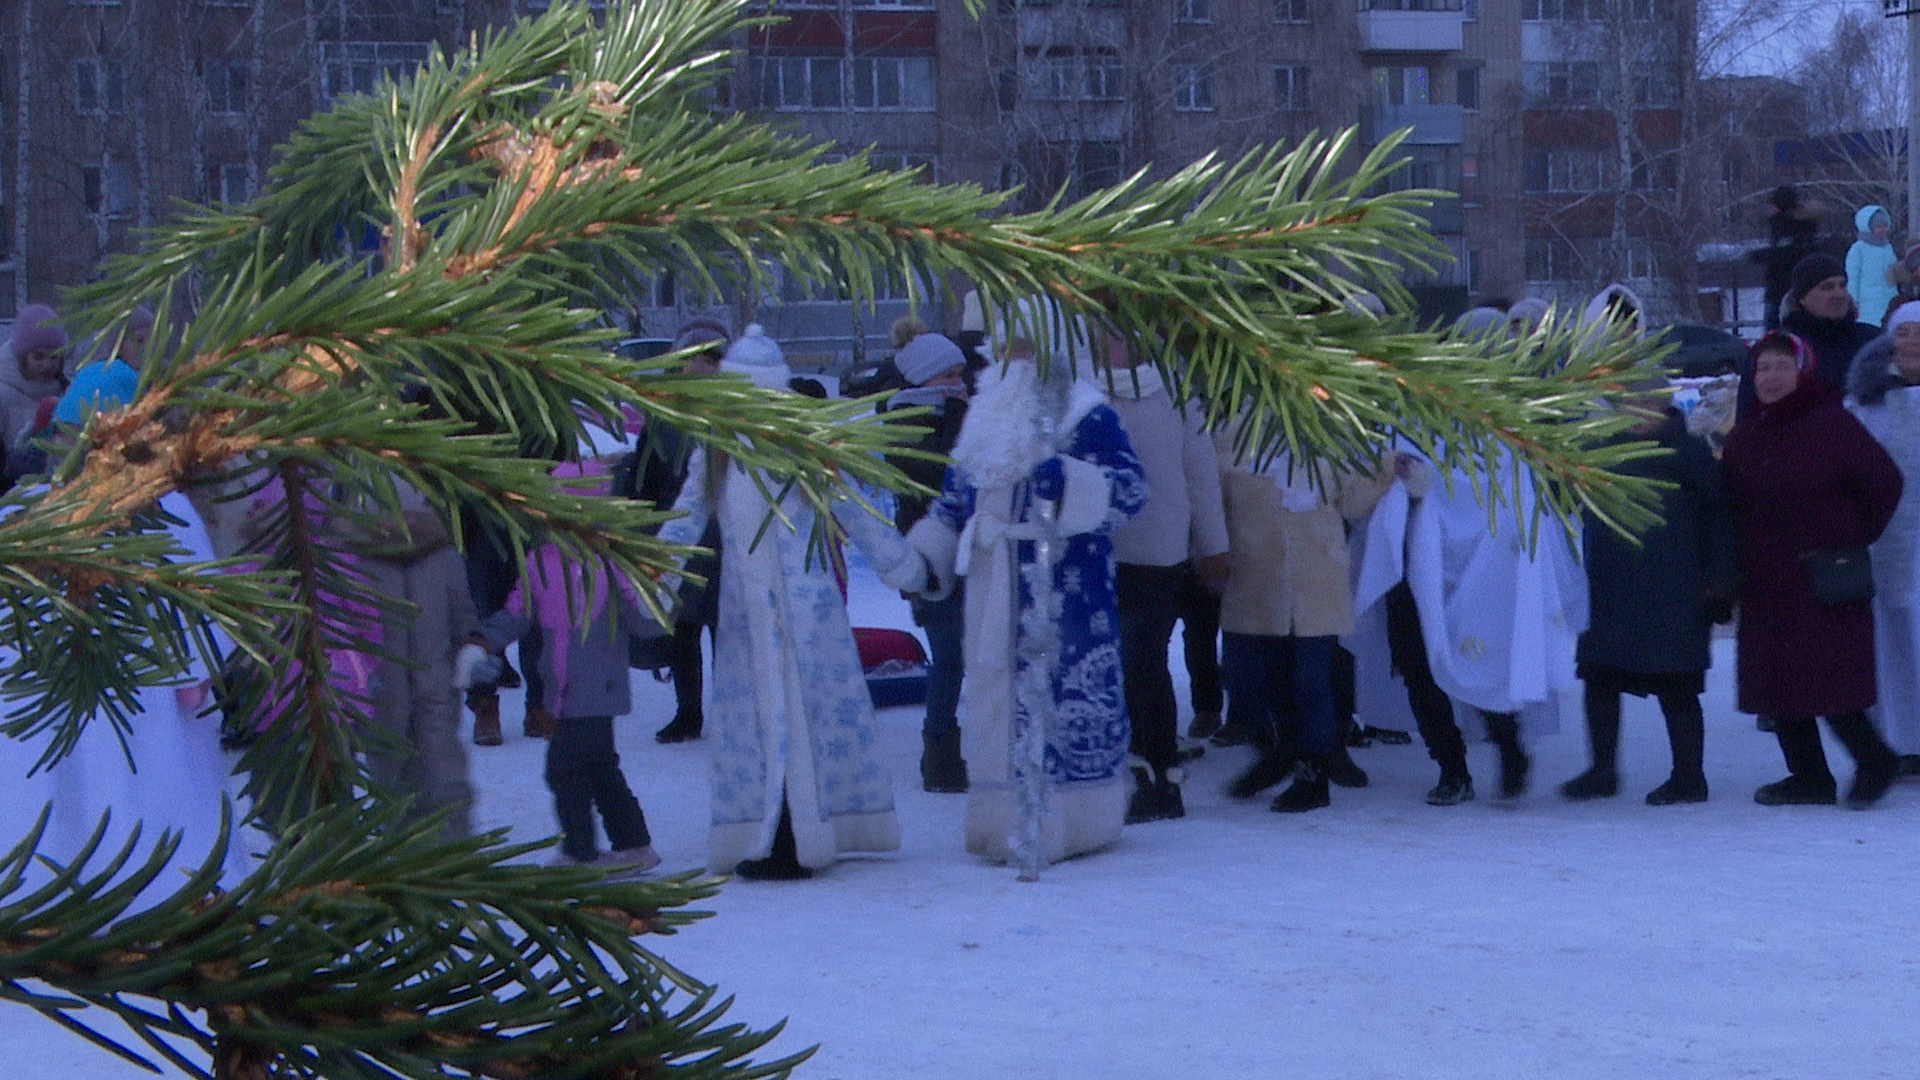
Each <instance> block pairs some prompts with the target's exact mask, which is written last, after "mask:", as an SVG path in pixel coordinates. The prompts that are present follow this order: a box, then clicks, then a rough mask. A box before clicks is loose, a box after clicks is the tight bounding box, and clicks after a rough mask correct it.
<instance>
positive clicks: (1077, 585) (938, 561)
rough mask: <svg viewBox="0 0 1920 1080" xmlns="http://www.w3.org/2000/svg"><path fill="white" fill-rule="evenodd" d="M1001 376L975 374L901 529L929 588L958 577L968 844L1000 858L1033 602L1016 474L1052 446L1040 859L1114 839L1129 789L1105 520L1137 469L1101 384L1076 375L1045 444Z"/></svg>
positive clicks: (1112, 522)
mask: <svg viewBox="0 0 1920 1080" xmlns="http://www.w3.org/2000/svg"><path fill="white" fill-rule="evenodd" d="M1003 377H1008V378H1010V377H1011V376H1003V373H1001V372H996V371H992V370H989V371H986V372H982V373H981V379H980V392H979V394H977V395H976V396H975V398H974V401H973V404H972V406H971V407H970V408H969V410H968V412H967V421H966V426H965V428H963V429H962V432H961V436H960V439H959V441H958V442H957V443H956V445H955V447H954V460H955V464H954V466H953V467H952V468H950V469H948V470H947V476H946V481H945V484H944V488H943V490H942V492H941V495H940V498H939V499H937V500H935V501H934V503H933V505H932V506H931V507H930V508H929V509H928V513H927V517H926V518H925V519H924V520H922V521H921V522H920V523H919V524H918V525H916V526H915V527H914V529H913V532H912V534H911V535H910V537H909V542H910V543H911V544H912V545H913V547H914V548H915V549H916V550H917V551H919V552H920V553H921V554H922V555H924V556H925V557H926V560H927V565H928V567H929V569H930V570H931V571H932V574H933V576H934V577H935V578H936V579H937V580H938V582H939V586H938V587H937V588H936V590H935V595H936V596H937V595H940V594H943V593H944V591H945V590H946V589H947V588H950V587H951V583H952V581H953V578H954V576H955V575H956V574H959V575H964V576H965V577H966V578H967V582H966V589H967V591H966V612H967V618H966V624H967V630H966V647H965V655H966V665H967V687H968V690H967V717H966V722H965V723H964V724H963V725H962V726H961V739H962V750H963V752H964V753H965V755H966V759H967V764H968V768H969V771H970V774H971V781H972V790H971V794H970V796H969V801H968V806H967V825H966V832H967V850H968V851H971V852H973V853H975V854H978V855H984V856H986V857H988V858H995V859H1005V858H1008V857H1010V856H1011V855H1012V850H1011V844H1010V837H1011V835H1012V832H1013V828H1014V826H1015V824H1016V822H1017V820H1018V814H1019V798H1018V794H1017V791H1016V788H1015V783H1014V777H1013V772H1012V757H1011V747H1012V746H1013V744H1014V738H1015V733H1016V732H1017V731H1019V730H1021V729H1022V728H1023V727H1024V725H1025V723H1026V722H1027V721H1028V719H1029V717H1028V715H1027V713H1026V712H1025V710H1023V709H1021V708H1020V705H1019V701H1018V697H1017V695H1016V694H1015V692H1014V687H1015V684H1016V678H1017V675H1018V672H1019V671H1020V670H1021V669H1022V667H1023V665H1024V663H1025V661H1024V660H1023V659H1022V658H1021V655H1020V654H1021V648H1020V644H1021V631H1020V617H1021V614H1022V612H1023V611H1025V610H1027V609H1028V608H1030V607H1031V606H1032V605H1033V604H1034V603H1035V597H1034V595H1033V594H1032V592H1031V591H1030V590H1029V588H1028V583H1027V580H1026V574H1025V569H1026V568H1027V567H1030V566H1032V565H1033V564H1034V561H1035V559H1036V552H1035V544H1034V541H1033V540H1032V539H1031V537H1032V536H1033V535H1034V530H1035V527H1036V521H1037V519H1036V514H1037V512H1038V506H1039V502H1038V500H1036V499H1035V497H1034V495H1033V493H1032V490H1031V489H1032V485H1031V484H1030V483H1029V482H1028V481H1027V479H1026V477H1028V476H1029V475H1031V471H1032V469H1033V468H1034V467H1035V466H1037V465H1039V464H1040V463H1041V462H1042V461H1044V460H1046V459H1047V458H1050V457H1055V456H1057V457H1058V458H1059V460H1060V462H1061V466H1062V470H1063V473H1064V477H1065V483H1064V485H1063V487H1064V492H1063V494H1062V495H1061V497H1060V499H1059V500H1058V504H1057V521H1058V530H1059V534H1060V535H1061V536H1062V537H1064V538H1065V539H1064V542H1063V543H1061V544H1060V545H1059V547H1060V549H1061V550H1060V551H1058V553H1057V555H1056V561H1055V563H1054V565H1053V572H1052V575H1051V580H1052V584H1053V588H1054V590H1055V592H1056V593H1057V594H1058V597H1059V603H1060V615H1059V619H1058V623H1057V626H1058V629H1059V655H1058V663H1057V666H1056V668H1055V671H1054V677H1053V689H1054V693H1053V699H1054V702H1053V703H1054V723H1053V724H1052V725H1051V726H1050V727H1049V728H1048V730H1047V751H1046V771H1047V779H1048V780H1049V781H1050V783H1051V785H1052V790H1051V792H1050V793H1049V796H1048V804H1047V805H1048V816H1047V818H1046V820H1045V821H1044V822H1043V833H1044V835H1043V838H1042V843H1043V846H1044V848H1045V853H1046V857H1047V859H1048V860H1049V861H1057V860H1059V859H1063V858H1066V857H1068V856H1070V855H1075V854H1078V853H1080V852H1084V851H1091V850H1094V849H1096V848H1100V847H1104V846H1106V845H1107V844H1110V843H1112V842H1113V841H1114V840H1117V839H1118V838H1119V836H1120V825H1121V821H1122V819H1123V818H1124V816H1125V813H1126V802H1127V796H1128V794H1129V792H1130V791H1131V788H1132V784H1131V782H1130V780H1129V779H1128V778H1127V774H1126V768H1125V766H1126V759H1127V746H1128V741H1129V735H1130V728H1129V726H1128V719H1127V707H1126V701H1125V698H1124V696H1123V694H1122V692H1121V678H1120V638H1119V618H1118V609H1117V605H1116V601H1115V594H1114V583H1113V576H1114V558H1113V543H1112V541H1111V539H1110V538H1109V534H1110V533H1111V531H1112V530H1113V528H1114V526H1116V525H1119V524H1120V523H1122V522H1124V521H1126V520H1127V519H1128V518H1130V517H1132V516H1133V515H1134V514H1136V513H1138V512H1139V510H1140V508H1141V506H1143V505H1144V504H1145V503H1146V500H1147V484H1146V480H1145V475H1144V472H1143V470H1142V468H1141V465H1140V459H1139V457H1138V456H1136V455H1135V454H1134V452H1133V447H1132V445H1131V444H1130V443H1129V442H1128V440H1127V434H1126V431H1125V430H1124V429H1123V428H1122V427H1121V425H1120V419H1119V417H1118V416H1116V415H1115V414H1114V411H1113V410H1112V409H1111V408H1109V407H1108V406H1107V405H1105V404H1104V403H1103V397H1102V395H1101V393H1100V391H1098V390H1097V389H1095V388H1094V387H1092V386H1089V385H1086V384H1084V383H1081V384H1075V385H1074V387H1073V388H1072V392H1071V397H1070V399H1069V404H1068V406H1067V408H1066V411H1065V414H1064V415H1063V416H1062V417H1061V418H1060V420H1059V424H1058V431H1059V432H1060V435H1059V441H1058V444H1057V445H1056V446H1054V447H1046V446H1029V445H1028V444H1029V443H1031V442H1032V441H1033V440H1032V438H1031V436H1030V432H1031V430H1032V427H1031V424H1030V420H1031V417H1030V416H1028V415H1023V414H1022V412H1021V408H1022V406H1023V405H1024V404H1027V403H1025V402H1022V401H1019V400H1014V401H1007V400H1003V398H1005V397H1007V396H1009V395H1007V394H1004V393H1003V392H1002V390H1001V380H1002V379H1003ZM1011 396H1012V397H1014V398H1016V399H1017V398H1018V396H1019V395H1018V394H1017V393H1015V394H1012V395H1011Z"/></svg>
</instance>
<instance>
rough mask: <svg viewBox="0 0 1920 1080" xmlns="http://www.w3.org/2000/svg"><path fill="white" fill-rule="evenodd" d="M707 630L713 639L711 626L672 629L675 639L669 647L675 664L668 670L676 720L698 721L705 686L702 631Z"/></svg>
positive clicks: (690, 624)
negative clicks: (702, 664)
mask: <svg viewBox="0 0 1920 1080" xmlns="http://www.w3.org/2000/svg"><path fill="white" fill-rule="evenodd" d="M702 630H705V631H706V632H707V636H708V638H712V636H713V624H712V623H697V622H694V623H678V624H675V626H674V628H673V637H672V639H671V640H670V643H669V644H668V646H667V649H668V655H669V656H670V658H671V659H672V661H673V662H672V664H670V665H669V666H668V668H667V670H668V671H669V672H671V673H672V675H673V704H674V710H673V715H674V717H675V718H676V719H678V718H680V717H687V718H688V719H691V720H694V721H699V720H701V719H702V717H703V714H702V713H701V711H700V694H701V691H702V689H703V687H704V686H705V684H706V679H705V677H704V674H703V672H702V669H701V658H700V632H701V631H702Z"/></svg>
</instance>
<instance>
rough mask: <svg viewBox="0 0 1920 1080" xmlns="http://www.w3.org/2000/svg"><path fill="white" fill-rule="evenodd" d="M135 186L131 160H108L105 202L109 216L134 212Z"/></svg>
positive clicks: (121, 215)
mask: <svg viewBox="0 0 1920 1080" xmlns="http://www.w3.org/2000/svg"><path fill="white" fill-rule="evenodd" d="M133 186H134V185H133V164H132V163H131V162H126V161H109V162H107V169H106V191H105V199H104V202H105V210H106V215H107V216H108V217H125V216H127V215H128V214H131V213H133Z"/></svg>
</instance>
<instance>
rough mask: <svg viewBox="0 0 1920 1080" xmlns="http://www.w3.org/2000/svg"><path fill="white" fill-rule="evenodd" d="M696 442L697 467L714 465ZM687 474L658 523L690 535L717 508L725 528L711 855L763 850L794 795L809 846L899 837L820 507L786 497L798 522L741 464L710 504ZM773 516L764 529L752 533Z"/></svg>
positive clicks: (891, 844) (832, 848)
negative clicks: (668, 514) (774, 511)
mask: <svg viewBox="0 0 1920 1080" xmlns="http://www.w3.org/2000/svg"><path fill="white" fill-rule="evenodd" d="M702 456H703V455H702V454H700V453H698V452H696V453H695V455H694V458H693V461H692V462H691V464H690V467H689V469H688V475H689V476H693V477H699V476H703V475H704V462H703V461H702V460H701V459H702ZM703 487H704V485H702V484H699V483H697V482H690V483H688V484H687V488H686V490H685V491H683V492H682V495H681V499H680V501H679V503H678V504H677V505H676V509H677V510H681V511H683V512H685V513H686V515H687V516H685V517H682V518H678V519H675V520H673V521H670V522H668V523H667V525H666V526H665V527H664V528H662V530H661V536H662V538H664V539H667V540H671V541H678V542H691V541H688V540H686V539H685V538H686V537H693V538H695V539H697V538H698V536H699V535H700V532H701V531H702V530H703V529H704V528H705V523H706V521H707V519H708V518H709V517H710V516H713V515H718V518H719V521H720V529H721V536H722V538H723V547H722V551H723V555H722V560H723V562H722V570H721V573H720V596H719V617H718V626H717V630H716V632H715V635H714V658H713V677H712V678H711V679H709V680H708V683H707V693H708V701H707V704H706V708H705V714H706V733H707V737H708V739H709V740H710V744H711V745H710V752H711V755H712V759H711V777H712V784H713V808H712V813H713V834H712V847H713V859H712V867H713V869H715V870H716V871H724V870H726V869H729V868H731V867H732V866H733V865H735V864H736V863H738V862H739V861H740V860H741V859H751V858H761V857H764V856H765V855H766V854H767V852H768V850H769V849H770V847H771V844H772V840H773V833H774V828H775V826H776V825H777V823H778V820H779V817H780V806H781V801H782V796H783V794H784V796H785V801H786V802H787V804H788V806H789V808H790V809H791V812H792V819H793V829H794V836H795V841H796V844H797V846H798V848H799V857H800V861H801V862H802V863H805V864H806V865H808V866H814V867H820V866H825V865H827V864H829V863H831V862H832V861H833V860H834V857H835V856H836V855H837V854H838V853H839V852H841V851H889V850H893V849H895V848H897V847H898V846H899V829H898V824H897V822H896V820H895V818H894V813H893V785H892V779H891V777H890V776H889V775H888V773H887V770H886V768H885V766H884V765H882V764H881V762H880V757H879V753H880V748H879V736H878V731H877V729H876V727H875V723H874V715H873V703H872V698H871V697H870V696H869V695H868V692H867V683H866V678H865V675H864V673H863V672H862V670H861V668H860V655H859V650H858V648H857V647H856V646H855V644H854V641H853V632H852V629H851V627H850V626H849V624H848V620H847V608H846V602H845V600H844V599H843V597H842V595H841V592H840V587H839V582H838V581H837V580H836V579H835V578H834V576H833V573H832V572H831V571H830V570H829V568H828V567H827V566H826V565H824V563H823V561H822V559H821V557H820V554H819V552H818V551H816V552H814V553H813V555H812V557H811V558H809V556H808V552H807V547H808V543H807V541H808V536H809V535H810V534H811V532H812V526H813V519H812V512H811V511H810V510H809V508H808V507H807V506H806V504H805V503H804V502H802V501H801V500H799V499H789V500H787V501H786V502H784V503H783V504H782V506H781V511H782V513H784V514H785V515H786V516H787V520H788V521H789V522H790V523H791V526H789V525H786V524H782V523H781V522H780V521H779V520H778V519H775V520H774V521H772V522H771V523H768V522H767V514H768V512H769V509H770V508H769V507H768V505H767V503H766V501H765V499H764V498H762V497H761V496H760V495H759V492H758V489H757V488H756V487H755V485H754V484H753V482H752V480H751V479H750V478H748V477H747V476H745V475H744V474H742V473H740V472H739V470H738V468H737V467H735V468H733V469H732V470H730V473H729V475H728V476H727V478H726V482H725V483H723V484H722V485H721V493H720V497H719V498H717V499H714V500H712V502H711V503H710V502H709V501H708V499H707V497H706V494H705V492H704V491H703V490H702V489H703ZM763 524H766V525H767V527H766V531H765V533H764V534H763V535H761V536H760V538H759V542H758V543H755V542H754V536H755V534H756V533H758V532H760V529H761V526H762V525H763Z"/></svg>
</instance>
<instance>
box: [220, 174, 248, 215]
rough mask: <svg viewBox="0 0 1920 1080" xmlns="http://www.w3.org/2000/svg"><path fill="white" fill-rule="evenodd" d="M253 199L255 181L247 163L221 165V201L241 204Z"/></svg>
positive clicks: (236, 204)
mask: <svg viewBox="0 0 1920 1080" xmlns="http://www.w3.org/2000/svg"><path fill="white" fill-rule="evenodd" d="M252 199H253V181H252V179H251V178H250V177H249V176H248V175H247V167H246V166H245V165H222V166H220V201H221V202H223V203H229V204H231V205H233V206H239V205H240V204H242V203H245V202H249V201H251V200H252Z"/></svg>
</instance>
